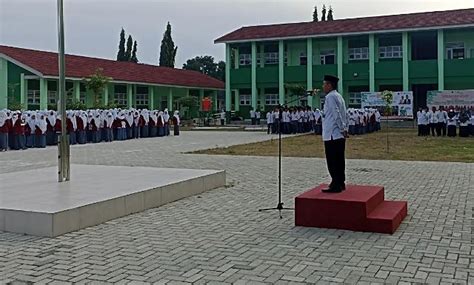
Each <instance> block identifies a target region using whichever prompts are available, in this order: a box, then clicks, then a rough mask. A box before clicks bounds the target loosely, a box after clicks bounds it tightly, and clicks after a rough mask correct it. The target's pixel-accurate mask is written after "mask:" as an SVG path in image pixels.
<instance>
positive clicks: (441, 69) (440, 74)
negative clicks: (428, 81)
mask: <svg viewBox="0 0 474 285" xmlns="http://www.w3.org/2000/svg"><path fill="white" fill-rule="evenodd" d="M438 90H439V91H443V90H444V30H438Z"/></svg>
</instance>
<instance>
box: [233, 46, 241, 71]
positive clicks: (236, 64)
mask: <svg viewBox="0 0 474 285" xmlns="http://www.w3.org/2000/svg"><path fill="white" fill-rule="evenodd" d="M233 51H234V68H235V69H239V67H240V54H239V48H236V49H234V50H233Z"/></svg>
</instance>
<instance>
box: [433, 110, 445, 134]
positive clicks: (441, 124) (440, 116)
mask: <svg viewBox="0 0 474 285" xmlns="http://www.w3.org/2000/svg"><path fill="white" fill-rule="evenodd" d="M435 116H436V119H437V121H438V123H437V124H436V135H437V136H438V137H440V136H441V135H443V136H446V121H447V119H448V118H447V115H446V117H445V111H444V110H443V106H440V107H439V110H438V111H436V112H435Z"/></svg>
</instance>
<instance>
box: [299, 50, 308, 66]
mask: <svg viewBox="0 0 474 285" xmlns="http://www.w3.org/2000/svg"><path fill="white" fill-rule="evenodd" d="M300 65H308V55H307V54H306V52H302V53H300Z"/></svg>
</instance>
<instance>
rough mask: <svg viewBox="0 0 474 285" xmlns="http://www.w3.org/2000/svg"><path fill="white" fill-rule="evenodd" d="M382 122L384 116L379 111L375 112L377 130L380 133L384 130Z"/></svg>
mask: <svg viewBox="0 0 474 285" xmlns="http://www.w3.org/2000/svg"><path fill="white" fill-rule="evenodd" d="M381 120H382V116H381V115H380V112H379V110H378V109H376V110H375V130H376V131H380V130H381V129H382V127H381V125H380V122H381Z"/></svg>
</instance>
